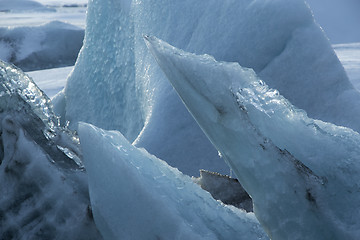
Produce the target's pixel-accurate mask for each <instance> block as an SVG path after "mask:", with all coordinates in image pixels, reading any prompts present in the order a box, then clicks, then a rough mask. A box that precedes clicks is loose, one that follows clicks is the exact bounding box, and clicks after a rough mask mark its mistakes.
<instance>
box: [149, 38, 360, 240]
mask: <svg viewBox="0 0 360 240" xmlns="http://www.w3.org/2000/svg"><path fill="white" fill-rule="evenodd" d="M146 42H147V44H148V46H149V49H150V50H151V51H152V53H153V54H154V56H155V58H156V60H157V61H158V63H159V65H160V66H161V67H162V69H163V70H164V72H165V74H166V75H167V76H168V78H169V80H170V82H171V83H172V85H173V86H174V88H175V89H176V90H177V92H178V94H179V95H180V97H181V98H182V100H183V102H184V103H185V105H186V106H187V107H188V109H189V111H190V112H191V113H192V115H193V116H194V118H195V119H196V120H197V122H198V123H199V124H200V126H201V128H202V129H203V130H204V131H205V133H206V134H207V136H208V137H209V139H210V140H211V141H212V143H213V144H214V145H215V146H216V148H217V149H218V150H219V151H220V152H221V154H222V156H223V158H224V160H225V161H226V162H227V163H228V164H229V165H230V166H231V168H232V169H233V171H234V173H235V174H236V176H237V177H238V179H239V181H240V183H241V184H242V186H243V187H244V188H245V189H246V191H247V192H248V193H249V195H250V196H251V197H252V199H253V203H254V212H255V214H256V216H257V218H258V219H259V221H260V223H261V224H262V225H263V226H264V228H265V230H266V231H267V233H268V234H269V236H270V237H271V238H273V239H304V238H306V239H330V238H331V239H358V238H359V236H360V231H359V224H360V222H359V219H360V218H359V215H360V211H359V210H358V209H359V205H360V204H359V199H360V193H359V191H358V186H357V183H358V182H359V180H360V179H359V178H360V177H359V176H360V163H359V156H360V154H359V152H360V148H359V146H360V135H359V134H358V133H357V132H354V131H352V130H351V129H348V128H344V127H337V126H335V125H332V124H330V123H325V122H321V121H319V120H313V119H311V118H308V117H307V115H306V113H305V112H304V111H302V110H299V109H297V108H295V107H294V106H293V105H291V103H290V102H289V101H287V100H286V99H285V98H284V97H282V96H281V95H280V94H279V92H278V91H277V90H274V89H269V88H268V87H267V85H266V84H265V83H264V82H263V81H261V80H259V79H258V77H257V75H256V74H255V72H254V71H253V70H252V69H248V68H243V67H241V66H240V65H239V64H237V63H226V62H217V61H215V60H214V58H212V57H210V56H208V55H203V56H196V55H194V54H190V53H186V52H184V51H181V50H178V49H176V48H174V47H172V46H170V45H168V44H166V43H164V42H162V41H160V40H158V39H156V38H154V37H146ZM345 107H346V106H345ZM355 114H356V113H355Z"/></svg>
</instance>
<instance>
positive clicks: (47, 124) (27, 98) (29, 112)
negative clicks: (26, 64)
mask: <svg viewBox="0 0 360 240" xmlns="http://www.w3.org/2000/svg"><path fill="white" fill-rule="evenodd" d="M57 120H58V119H57V117H56V116H55V115H54V113H53V111H52V105H51V102H50V99H49V98H48V97H47V96H46V95H45V94H44V93H43V92H42V91H41V90H40V89H39V88H38V87H37V86H36V84H35V83H34V82H33V81H32V80H31V79H30V78H29V77H28V76H27V75H25V74H24V73H23V72H22V71H21V70H19V69H17V68H15V67H14V66H11V65H8V64H6V63H4V62H2V61H0V132H1V134H0V135H1V138H0V192H1V194H0V226H1V227H0V239H101V236H100V234H99V233H98V231H97V229H96V227H95V224H94V222H93V220H92V218H91V214H90V211H89V210H88V208H89V204H90V203H89V196H88V190H87V179H86V175H85V172H84V169H83V166H82V162H81V160H80V158H81V152H80V149H79V142H78V139H77V137H76V136H75V135H74V134H73V133H72V132H70V131H69V130H67V129H64V128H61V127H59V126H58V124H57Z"/></svg>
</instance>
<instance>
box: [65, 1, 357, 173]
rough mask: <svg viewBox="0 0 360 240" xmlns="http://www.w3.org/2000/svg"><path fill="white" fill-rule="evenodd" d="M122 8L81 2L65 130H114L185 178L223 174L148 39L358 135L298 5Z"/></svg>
mask: <svg viewBox="0 0 360 240" xmlns="http://www.w3.org/2000/svg"><path fill="white" fill-rule="evenodd" d="M130 2H131V1H129V0H117V1H114V2H112V3H111V4H110V3H104V2H103V1H101V0H94V1H91V2H90V3H89V6H88V15H87V29H86V39H85V46H84V47H83V49H82V52H81V54H80V56H79V59H78V61H77V64H76V67H75V70H74V72H73V74H72V76H71V77H70V78H69V81H68V84H67V86H66V90H65V96H66V97H65V99H66V111H59V112H65V116H66V118H67V120H70V122H71V126H72V127H76V122H77V121H85V122H89V123H92V124H95V125H97V126H99V127H102V128H104V129H117V130H119V131H121V132H122V133H123V134H124V135H125V136H126V137H127V138H128V139H129V140H130V141H132V140H134V139H136V140H135V142H134V143H135V145H136V146H138V147H143V148H146V149H147V150H148V151H149V152H150V153H152V154H154V155H156V156H158V157H159V158H161V159H163V160H165V161H167V162H168V163H169V164H170V165H172V166H174V167H177V168H179V169H180V170H181V171H183V172H184V173H186V174H189V175H197V174H198V170H199V169H207V170H211V171H217V172H220V173H223V174H227V173H228V172H229V169H228V167H227V166H226V165H225V164H224V163H223V161H222V160H221V159H220V158H219V157H218V155H217V151H216V150H215V149H214V148H213V146H212V145H211V144H210V142H209V141H208V140H207V138H206V137H205V136H204V134H203V133H202V131H201V130H200V129H199V127H198V126H197V124H196V123H195V122H194V120H193V119H192V118H191V116H190V115H189V114H188V113H187V111H186V109H185V107H183V106H182V103H181V101H180V100H179V99H178V97H177V96H176V93H175V92H174V90H173V89H172V87H171V86H170V85H169V83H167V81H166V79H165V77H164V75H163V73H162V72H161V70H160V69H159V67H158V66H157V64H156V63H155V61H154V59H153V58H152V56H151V55H150V53H149V52H148V50H147V48H146V46H145V44H144V42H143V39H142V36H143V35H144V34H153V35H156V36H158V37H160V38H161V39H164V40H165V41H168V42H170V43H171V44H173V45H174V46H177V47H180V48H182V49H184V50H186V51H189V52H194V53H198V54H205V53H206V54H211V55H213V56H214V57H215V58H216V59H218V60H219V61H234V62H238V63H240V65H242V66H245V67H251V68H253V69H254V70H255V71H256V72H257V74H259V75H260V76H261V77H262V79H263V80H265V81H266V83H267V84H269V86H270V87H273V88H276V89H278V90H279V91H280V93H281V94H283V95H284V96H285V97H287V98H289V99H290V100H291V102H292V103H293V104H294V105H296V106H298V107H300V108H303V109H305V110H306V111H307V112H308V113H309V115H310V116H311V117H314V118H319V119H323V120H326V121H332V122H334V123H337V124H340V125H345V126H348V127H352V128H353V129H355V130H357V129H358V128H359V129H360V125H359V123H360V114H359V115H353V111H352V109H358V108H359V106H360V104H357V102H358V101H357V100H356V101H355V102H352V101H350V100H354V99H356V98H359V97H360V95H359V94H358V92H357V91H355V90H354V88H353V87H352V85H351V84H350V82H349V81H348V79H347V76H346V74H345V72H344V69H343V67H342V66H341V64H340V62H339V60H338V59H337V57H336V55H335V54H334V51H333V49H332V48H331V46H330V44H329V41H328V40H327V39H326V37H325V35H324V33H323V32H322V30H321V29H320V28H319V27H318V26H317V25H316V23H315V22H314V20H313V18H312V14H311V11H310V9H309V8H308V6H307V5H306V4H305V3H304V1H303V0H290V1H289V0H277V1H266V0H258V1H252V0H242V1H239V0H226V1H217V0H210V1H205V0H200V1H194V0H183V1H173V0H148V1H132V2H131V4H130ZM179 9H181V11H179ZM319 89H321V90H322V91H321V93H320V90H319ZM349 95H353V96H354V97H352V98H348V96H349ZM344 106H348V107H344ZM350 116H351V117H350ZM143 126H144V127H143Z"/></svg>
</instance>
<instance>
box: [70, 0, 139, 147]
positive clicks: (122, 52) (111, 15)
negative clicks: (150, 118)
mask: <svg viewBox="0 0 360 240" xmlns="http://www.w3.org/2000/svg"><path fill="white" fill-rule="evenodd" d="M125 2H126V1H124V0H121V1H119V0H118V1H114V2H106V3H104V2H103V1H101V0H95V1H90V2H89V5H88V9H87V24H86V30H85V40H84V46H83V48H82V50H81V52H80V54H79V57H78V59H77V62H76V65H75V68H74V71H73V72H72V74H71V75H70V77H69V79H68V82H67V85H66V88H65V95H66V118H67V120H70V123H71V127H73V128H76V126H77V121H86V122H89V123H92V124H95V125H97V126H99V127H102V128H104V129H117V130H120V131H121V132H122V133H124V135H125V136H126V137H128V138H129V139H132V140H133V139H135V138H136V136H137V134H138V133H139V132H140V130H141V128H142V126H143V122H144V121H143V117H142V115H141V112H140V103H139V100H138V98H137V96H136V92H135V63H134V46H133V44H134V40H133V21H132V19H131V18H130V16H129V14H130V13H129V12H128V10H127V7H126V9H123V6H125V5H126V6H127V4H125Z"/></svg>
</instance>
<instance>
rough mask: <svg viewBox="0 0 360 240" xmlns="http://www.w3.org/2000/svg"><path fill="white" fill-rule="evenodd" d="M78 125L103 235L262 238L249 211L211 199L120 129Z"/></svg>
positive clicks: (115, 236)
mask: <svg viewBox="0 0 360 240" xmlns="http://www.w3.org/2000/svg"><path fill="white" fill-rule="evenodd" d="M78 130H79V136H80V142H81V146H82V149H83V154H84V164H85V166H86V169H87V174H88V176H89V192H90V199H91V204H92V209H93V214H94V219H95V222H96V225H97V226H98V228H99V230H100V232H101V234H102V235H103V236H104V238H105V239H268V238H267V236H266V234H265V233H264V232H263V230H262V228H261V226H260V225H259V223H258V221H257V220H256V218H255V216H254V214H253V213H246V212H245V211H242V210H240V209H237V208H235V207H232V206H225V205H223V204H222V203H220V202H217V201H216V200H214V199H213V198H212V197H211V196H210V194H209V193H207V192H205V191H204V190H202V189H201V188H200V187H199V186H198V185H197V184H195V183H194V182H193V181H192V180H191V178H190V177H188V176H186V175H183V174H182V173H181V172H179V171H178V170H177V169H175V168H172V167H170V166H169V165H168V164H167V163H166V162H164V161H162V160H160V159H158V158H156V157H154V156H153V155H150V154H149V153H148V152H146V150H144V149H138V148H136V147H134V146H133V145H131V143H129V142H128V140H127V139H126V138H125V137H124V136H123V135H122V134H121V133H120V132H118V131H105V130H102V129H99V128H97V127H95V126H93V125H90V124H86V123H80V124H79V127H78ZM95 145H96V146H97V147H96V148H94V146H95Z"/></svg>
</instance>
